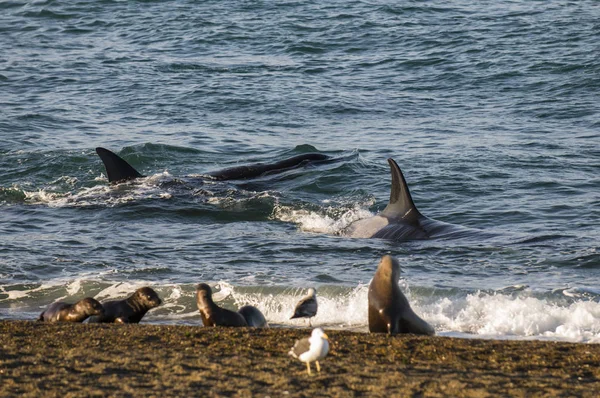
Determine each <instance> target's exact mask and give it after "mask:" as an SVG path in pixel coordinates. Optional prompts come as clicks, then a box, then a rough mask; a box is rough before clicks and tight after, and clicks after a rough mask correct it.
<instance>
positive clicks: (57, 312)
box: [38, 297, 104, 322]
mask: <svg viewBox="0 0 600 398" xmlns="http://www.w3.org/2000/svg"><path fill="white" fill-rule="evenodd" d="M102 313H104V308H102V304H100V303H99V302H98V301H96V300H94V299H93V298H91V297H86V298H84V299H83V300H79V301H78V302H76V303H75V304H68V303H65V302H62V301H58V302H56V303H53V304H50V305H49V306H48V308H46V310H44V312H42V313H41V314H40V317H39V318H38V321H40V322H83V321H85V320H86V319H87V318H88V317H89V316H92V315H102Z"/></svg>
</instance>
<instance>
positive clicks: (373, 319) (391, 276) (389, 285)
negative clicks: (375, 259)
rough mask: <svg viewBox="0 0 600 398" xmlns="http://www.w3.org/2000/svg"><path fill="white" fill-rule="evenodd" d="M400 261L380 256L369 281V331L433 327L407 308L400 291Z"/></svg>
mask: <svg viewBox="0 0 600 398" xmlns="http://www.w3.org/2000/svg"><path fill="white" fill-rule="evenodd" d="M399 278H400V264H398V260H396V259H395V258H393V257H391V256H383V257H382V258H381V261H380V262H379V266H378V267H377V271H376V272H375V276H374V277H373V280H372V281H371V284H370V285H369V332H371V333H389V334H397V333H414V334H426V335H430V336H431V335H433V334H435V331H434V329H433V328H432V327H431V326H430V325H429V324H428V323H427V322H425V321H424V320H422V319H421V318H419V316H418V315H417V314H415V313H414V312H413V310H412V308H410V304H408V300H407V299H406V297H405V296H404V294H402V292H401V291H400V287H399V286H398V279H399Z"/></svg>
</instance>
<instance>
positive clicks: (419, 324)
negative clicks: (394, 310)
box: [400, 310, 435, 336]
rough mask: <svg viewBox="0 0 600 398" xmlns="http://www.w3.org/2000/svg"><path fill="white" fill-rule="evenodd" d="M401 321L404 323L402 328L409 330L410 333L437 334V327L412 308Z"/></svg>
mask: <svg viewBox="0 0 600 398" xmlns="http://www.w3.org/2000/svg"><path fill="white" fill-rule="evenodd" d="M400 322H402V323H403V325H402V327H401V328H402V329H406V330H408V333H415V334H425V335H428V336H433V335H434V334H435V329H434V328H433V327H432V326H431V325H430V324H428V323H427V322H426V321H425V320H423V319H422V318H421V317H419V316H418V315H417V314H415V313H414V311H412V310H411V311H410V312H407V313H406V314H405V315H404V316H403V318H402V319H401V320H400Z"/></svg>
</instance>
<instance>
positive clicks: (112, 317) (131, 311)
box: [89, 287, 161, 323]
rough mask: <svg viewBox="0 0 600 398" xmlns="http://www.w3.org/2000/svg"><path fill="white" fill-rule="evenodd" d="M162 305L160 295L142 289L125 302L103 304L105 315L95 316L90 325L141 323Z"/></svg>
mask: <svg viewBox="0 0 600 398" xmlns="http://www.w3.org/2000/svg"><path fill="white" fill-rule="evenodd" d="M160 304H161V301H160V298H159V297H158V294H156V292H155V291H154V290H152V289H151V288H149V287H142V288H140V289H138V290H136V291H135V293H133V294H132V295H131V296H129V297H127V298H126V299H125V300H113V301H107V302H106V303H103V304H102V306H103V307H104V314H103V315H100V316H93V317H91V318H90V320H89V322H90V323H113V322H115V323H139V322H140V320H141V319H142V318H143V316H144V315H146V312H148V311H150V310H151V309H152V308H154V307H158V306H159V305H160Z"/></svg>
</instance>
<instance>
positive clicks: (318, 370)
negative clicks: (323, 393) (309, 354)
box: [315, 361, 321, 373]
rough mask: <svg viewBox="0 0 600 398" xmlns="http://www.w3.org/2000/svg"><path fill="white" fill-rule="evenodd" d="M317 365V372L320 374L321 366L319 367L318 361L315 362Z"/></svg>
mask: <svg viewBox="0 0 600 398" xmlns="http://www.w3.org/2000/svg"><path fill="white" fill-rule="evenodd" d="M315 363H316V364H317V372H319V373H321V366H319V361H315Z"/></svg>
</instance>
